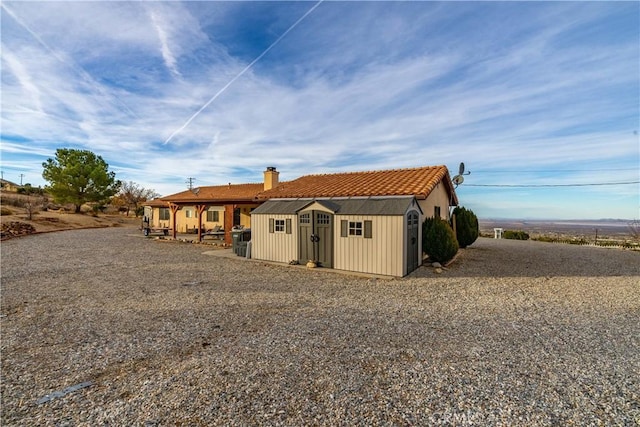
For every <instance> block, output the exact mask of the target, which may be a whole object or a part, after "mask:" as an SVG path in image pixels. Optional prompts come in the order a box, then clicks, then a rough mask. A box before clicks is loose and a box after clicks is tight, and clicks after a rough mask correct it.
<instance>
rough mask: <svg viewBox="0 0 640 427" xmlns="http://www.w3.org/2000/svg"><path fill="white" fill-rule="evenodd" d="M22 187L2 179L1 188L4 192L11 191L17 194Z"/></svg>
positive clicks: (0, 181)
mask: <svg viewBox="0 0 640 427" xmlns="http://www.w3.org/2000/svg"><path fill="white" fill-rule="evenodd" d="M20 187H21V186H20V185H18V184H16V183H15V182H11V181H7V180H6V179H0V188H2V189H3V190H4V191H10V192H12V193H15V192H17V191H18V189H19V188H20Z"/></svg>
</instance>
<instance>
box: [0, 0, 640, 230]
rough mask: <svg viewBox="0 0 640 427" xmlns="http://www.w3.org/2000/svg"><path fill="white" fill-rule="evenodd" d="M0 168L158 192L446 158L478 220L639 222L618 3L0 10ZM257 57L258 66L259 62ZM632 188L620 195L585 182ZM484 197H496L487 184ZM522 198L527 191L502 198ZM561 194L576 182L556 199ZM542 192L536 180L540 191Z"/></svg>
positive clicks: (630, 48)
mask: <svg viewBox="0 0 640 427" xmlns="http://www.w3.org/2000/svg"><path fill="white" fill-rule="evenodd" d="M1 13H2V15H1V17H2V34H1V36H2V37H1V38H2V104H1V108H2V122H1V125H2V129H1V147H0V154H1V169H2V172H3V175H4V178H5V179H8V180H11V181H14V182H20V179H21V178H20V174H23V175H24V177H23V178H22V179H23V182H25V183H26V182H28V183H31V184H33V185H36V186H37V185H44V184H45V182H44V181H43V179H42V176H41V174H42V166H41V165H42V162H44V161H46V159H47V158H49V157H53V156H54V154H55V150H56V148H61V147H69V148H80V149H89V150H92V151H94V152H95V153H97V154H99V155H101V156H102V157H103V158H104V159H105V161H107V163H109V165H110V169H111V170H114V171H115V172H116V174H117V177H118V179H121V180H124V181H134V182H136V183H138V184H140V185H143V186H145V187H147V188H153V189H155V190H156V191H157V192H159V193H160V194H163V195H166V194H171V193H175V192H178V191H182V190H183V189H185V188H186V181H187V178H189V177H193V178H196V181H195V185H216V184H224V183H227V182H233V183H244V182H260V181H261V180H262V171H263V170H264V169H265V167H266V166H276V167H277V168H278V170H279V171H280V178H281V180H287V179H293V178H296V177H298V176H300V175H303V174H308V173H330V172H340V171H362V170H376V169H392V168H404V167H415V166H424V165H440V164H444V165H447V166H448V167H449V169H450V172H451V174H452V176H453V175H455V174H456V173H457V170H458V165H459V163H460V162H465V164H466V166H467V170H469V171H471V174H470V175H467V176H465V182H464V183H463V184H462V185H461V186H459V187H458V190H457V191H458V196H459V199H460V201H461V204H462V205H464V206H466V207H468V208H470V209H472V210H474V211H475V212H476V213H477V214H478V216H480V217H481V218H482V217H484V218H558V219H576V218H578V219H597V218H627V219H632V218H638V217H640V213H639V209H640V201H639V198H640V184H638V181H639V180H640V177H639V174H640V172H639V170H640V142H639V136H638V132H639V131H640V123H639V117H640V85H639V80H640V77H639V76H640V36H639V32H640V29H639V28H640V23H639V16H640V4H639V3H638V2H418V1H415V2H334V1H325V2H320V3H317V2H203V1H199V2H12V1H3V2H2V10H1ZM265 51H266V53H265ZM615 182H618V183H621V182H625V183H626V182H633V183H634V184H624V185H622V184H620V185H590V184H607V183H615ZM494 185H498V186H494ZM505 185H512V186H513V185H515V186H529V185H531V186H537V187H507V186H505ZM574 185H580V186H574ZM552 186H553V187H552Z"/></svg>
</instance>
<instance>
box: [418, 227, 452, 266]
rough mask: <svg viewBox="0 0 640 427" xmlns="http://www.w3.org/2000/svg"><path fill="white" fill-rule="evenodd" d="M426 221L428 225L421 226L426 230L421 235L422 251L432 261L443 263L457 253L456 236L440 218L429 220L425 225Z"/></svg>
mask: <svg viewBox="0 0 640 427" xmlns="http://www.w3.org/2000/svg"><path fill="white" fill-rule="evenodd" d="M427 221H430V223H429V224H428V225H426V224H423V229H425V228H426V230H427V231H426V233H425V234H424V235H423V241H424V243H425V244H424V245H423V249H424V251H425V252H426V253H427V254H429V258H430V259H431V260H432V261H438V262H440V263H445V262H447V261H449V260H450V259H452V258H453V257H454V256H455V255H456V253H457V252H458V241H457V240H456V236H455V234H454V233H453V229H452V228H451V226H450V225H449V224H448V223H447V221H445V220H443V219H440V218H429V219H427V220H426V221H425V223H426V222H427Z"/></svg>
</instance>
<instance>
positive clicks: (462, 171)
mask: <svg viewBox="0 0 640 427" xmlns="http://www.w3.org/2000/svg"><path fill="white" fill-rule="evenodd" d="M463 174H464V163H463V162H460V168H459V169H458V175H463Z"/></svg>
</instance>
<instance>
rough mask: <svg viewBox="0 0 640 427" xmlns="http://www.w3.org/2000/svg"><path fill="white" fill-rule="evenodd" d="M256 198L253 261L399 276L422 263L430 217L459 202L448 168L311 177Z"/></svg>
mask: <svg viewBox="0 0 640 427" xmlns="http://www.w3.org/2000/svg"><path fill="white" fill-rule="evenodd" d="M257 199H258V200H259V201H263V203H262V204H261V205H260V207H258V208H256V209H254V210H253V212H252V214H251V217H252V229H251V231H252V236H251V242H252V243H251V244H252V253H251V255H252V258H255V259H262V260H268V261H277V262H291V261H297V262H299V263H306V262H307V261H308V260H314V261H317V262H318V263H319V264H320V265H321V266H323V267H328V268H335V269H340V270H348V271H356V272H362V273H371V274H380V275H387V276H397V277H402V276H405V275H407V274H409V273H411V272H412V271H413V270H415V269H416V268H417V267H418V266H419V265H420V264H421V263H422V227H421V224H422V222H423V220H424V218H425V217H427V216H428V217H431V216H439V217H441V218H444V219H449V206H456V205H457V204H458V200H457V197H456V194H455V191H454V188H453V185H452V183H451V179H450V177H449V172H448V170H447V168H446V167H445V166H432V167H422V168H412V169H396V170H385V171H371V172H355V173H337V174H324V175H306V176H303V177H300V178H298V179H295V180H293V181H289V182H286V183H282V184H280V185H278V186H274V187H273V188H271V189H269V190H265V191H262V192H260V193H259V194H258V195H257Z"/></svg>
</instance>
